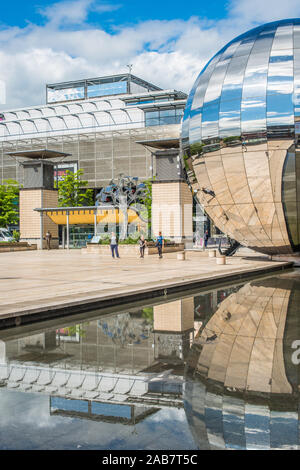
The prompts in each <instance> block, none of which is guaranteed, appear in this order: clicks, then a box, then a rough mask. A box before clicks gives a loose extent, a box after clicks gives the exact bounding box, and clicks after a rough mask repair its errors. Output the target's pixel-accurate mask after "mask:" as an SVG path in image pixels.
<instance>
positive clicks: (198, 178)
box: [182, 19, 300, 254]
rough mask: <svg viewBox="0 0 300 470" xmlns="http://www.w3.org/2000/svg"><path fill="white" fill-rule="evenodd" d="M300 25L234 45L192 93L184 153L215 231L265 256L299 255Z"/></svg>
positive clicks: (268, 28) (262, 31)
mask: <svg viewBox="0 0 300 470" xmlns="http://www.w3.org/2000/svg"><path fill="white" fill-rule="evenodd" d="M299 103H300V19H291V20H283V21H277V22H273V23H269V24H265V25H263V26H260V27H258V28H255V29H252V30H251V31H249V32H247V33H245V34H243V35H241V36H239V37H237V38H235V39H233V40H232V41H231V42H230V43H228V44H227V45H226V46H224V47H223V48H222V49H221V50H220V51H219V52H218V53H217V54H216V55H215V56H214V57H213V58H212V59H211V60H210V61H209V62H208V64H207V65H206V66H205V68H204V69H203V70H202V72H201V73H200V74H199V76H198V78H197V79H196V82H195V84H194V86H193V88H192V90H191V92H190V94H189V97H188V100H187V105H186V108H185V113H184V118H183V125H182V147H183V154H184V158H185V160H186V162H187V164H188V165H189V167H190V172H189V174H190V181H191V183H192V184H193V188H194V190H195V191H197V197H198V200H199V202H200V203H201V204H202V206H203V207H204V209H205V211H206V213H207V214H208V216H209V217H210V218H211V219H212V220H213V221H214V223H215V225H216V226H217V227H218V228H219V229H220V230H222V231H223V232H224V233H226V234H227V235H229V236H230V237H232V238H234V239H235V240H237V241H239V242H240V243H241V244H242V245H245V246H248V247H250V248H253V249H255V250H257V251H260V252H263V253H268V254H293V253H299V252H300V204H299V202H300V192H299V191H300V190H299V181H300V154H299V143H298V142H299V133H300V107H299Z"/></svg>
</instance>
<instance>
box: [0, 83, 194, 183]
mask: <svg viewBox="0 0 300 470" xmlns="http://www.w3.org/2000/svg"><path fill="white" fill-rule="evenodd" d="M185 103H186V95H185V94H184V93H182V92H180V91H176V90H162V89H160V88H159V87H157V86H155V85H152V84H150V83H148V82H146V81H144V80H142V79H140V78H138V77H136V76H134V75H131V74H122V75H113V76H110V77H100V78H97V79H88V80H81V81H74V82H65V83H57V84H48V85H46V104H44V105H41V106H33V107H28V108H24V109H14V110H7V111H2V119H1V121H0V181H3V180H5V179H8V178H13V179H16V180H18V181H19V182H20V183H23V169H22V167H20V166H19V164H18V161H17V160H18V159H17V158H11V157H10V156H8V155H7V153H8V152H16V151H25V150H34V149H49V150H56V151H59V152H64V153H68V154H70V156H68V157H65V158H63V159H62V161H59V160H58V161H57V177H58V178H59V177H61V175H62V174H63V173H64V171H65V170H66V169H70V170H71V171H76V170H77V169H83V170H84V179H86V180H88V182H89V187H91V188H95V189H100V188H102V187H103V186H106V185H107V184H108V183H109V182H110V180H111V179H116V178H117V177H118V175H119V174H120V173H124V174H126V175H130V176H137V177H139V178H140V179H146V178H149V177H151V176H153V174H154V171H155V169H154V165H155V161H153V158H152V156H151V155H152V154H151V151H150V150H149V149H148V148H147V147H145V146H143V145H140V144H139V143H137V141H148V140H159V139H166V138H170V137H175V138H176V139H178V137H179V133H180V121H181V117H182V114H183V110H184V106H185Z"/></svg>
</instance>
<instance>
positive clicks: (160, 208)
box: [152, 181, 193, 243]
mask: <svg viewBox="0 0 300 470" xmlns="http://www.w3.org/2000/svg"><path fill="white" fill-rule="evenodd" d="M159 231H161V232H162V235H163V237H164V238H169V239H171V240H173V241H175V242H183V241H184V242H187V243H188V242H191V241H192V239H193V196H192V193H191V190H190V188H189V186H188V184H187V183H186V182H185V181H170V182H166V181H154V182H153V185H152V232H153V235H154V236H157V235H158V232H159Z"/></svg>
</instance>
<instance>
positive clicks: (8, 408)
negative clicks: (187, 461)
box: [0, 389, 195, 450]
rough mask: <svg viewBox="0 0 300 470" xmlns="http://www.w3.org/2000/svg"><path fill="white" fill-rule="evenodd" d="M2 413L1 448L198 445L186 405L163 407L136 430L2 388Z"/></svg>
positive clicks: (136, 447)
mask: <svg viewBox="0 0 300 470" xmlns="http://www.w3.org/2000/svg"><path fill="white" fill-rule="evenodd" d="M0 416H1V420H0V449H2V450H4V449H28V450H29V449H77V448H81V449H120V450H122V449H178V450H179V449H195V444H194V440H193V438H192V435H191V433H190V431H189V427H188V424H187V421H186V417H185V412H184V410H183V409H161V410H159V411H158V412H157V413H156V414H154V415H152V416H149V417H147V418H145V419H144V420H143V421H141V422H139V423H138V424H136V425H135V431H134V427H133V426H131V425H130V426H129V425H122V424H119V423H107V422H95V421H90V420H84V419H79V418H73V417H72V418H71V417H62V416H57V415H56V416H55V415H53V416H50V414H49V397H48V396H45V395H37V394H30V393H20V392H15V391H8V390H3V389H2V390H1V389H0ZM136 433H137V434H136ZM79 446H80V447H79Z"/></svg>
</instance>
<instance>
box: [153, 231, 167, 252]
mask: <svg viewBox="0 0 300 470" xmlns="http://www.w3.org/2000/svg"><path fill="white" fill-rule="evenodd" d="M164 244H165V242H164V237H163V236H162V234H161V232H158V237H157V239H156V244H155V246H156V247H157V251H158V257H159V258H162V249H163V246H164Z"/></svg>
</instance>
